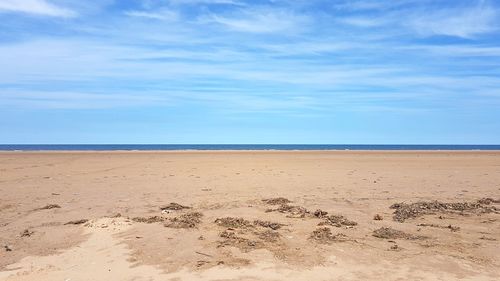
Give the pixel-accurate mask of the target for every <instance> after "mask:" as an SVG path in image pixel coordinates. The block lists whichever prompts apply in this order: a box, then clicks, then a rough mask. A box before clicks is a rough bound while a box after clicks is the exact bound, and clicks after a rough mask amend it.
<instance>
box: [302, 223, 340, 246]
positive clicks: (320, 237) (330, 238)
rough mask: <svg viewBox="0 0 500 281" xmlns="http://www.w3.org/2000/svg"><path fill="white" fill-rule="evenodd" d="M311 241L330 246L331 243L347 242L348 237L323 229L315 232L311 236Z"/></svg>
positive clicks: (326, 228)
mask: <svg viewBox="0 0 500 281" xmlns="http://www.w3.org/2000/svg"><path fill="white" fill-rule="evenodd" d="M309 239H312V240H315V241H316V242H318V243H323V244H329V243H331V242H342V241H346V240H347V236H346V235H344V234H342V233H338V234H333V233H332V230H331V229H330V228H328V227H321V228H318V229H316V230H314V231H313V232H312V233H311V236H309Z"/></svg>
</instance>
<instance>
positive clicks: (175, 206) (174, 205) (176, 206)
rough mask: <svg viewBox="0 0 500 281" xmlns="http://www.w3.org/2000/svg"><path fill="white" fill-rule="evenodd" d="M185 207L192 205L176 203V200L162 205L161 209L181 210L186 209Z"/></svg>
mask: <svg viewBox="0 0 500 281" xmlns="http://www.w3.org/2000/svg"><path fill="white" fill-rule="evenodd" d="M184 209H191V207H188V206H183V205H181V204H178V203H175V202H172V203H170V204H168V205H165V206H163V207H160V210H162V211H179V210H184Z"/></svg>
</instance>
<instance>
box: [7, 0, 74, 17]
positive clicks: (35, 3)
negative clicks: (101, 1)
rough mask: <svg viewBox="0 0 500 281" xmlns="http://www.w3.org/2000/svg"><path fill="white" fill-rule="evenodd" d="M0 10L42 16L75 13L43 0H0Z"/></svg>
mask: <svg viewBox="0 0 500 281" xmlns="http://www.w3.org/2000/svg"><path fill="white" fill-rule="evenodd" d="M0 12H18V13H27V14H34V15H42V16H52V17H63V18H70V17H75V16H76V15H77V13H76V12H75V11H72V10H70V9H66V8H63V7H59V6H56V5H54V4H51V3H49V2H47V1H45V0H0Z"/></svg>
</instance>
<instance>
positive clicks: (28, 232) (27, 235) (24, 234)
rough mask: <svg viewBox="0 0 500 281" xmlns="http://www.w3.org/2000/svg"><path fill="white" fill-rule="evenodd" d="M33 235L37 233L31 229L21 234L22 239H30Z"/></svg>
mask: <svg viewBox="0 0 500 281" xmlns="http://www.w3.org/2000/svg"><path fill="white" fill-rule="evenodd" d="M33 233H35V232H34V231H32V230H29V229H25V230H24V231H23V232H21V237H30V236H31V235H33Z"/></svg>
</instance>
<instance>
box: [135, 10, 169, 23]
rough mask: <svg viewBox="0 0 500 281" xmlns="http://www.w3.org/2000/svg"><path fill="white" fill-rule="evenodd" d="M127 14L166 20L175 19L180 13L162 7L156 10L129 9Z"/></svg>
mask: <svg viewBox="0 0 500 281" xmlns="http://www.w3.org/2000/svg"><path fill="white" fill-rule="evenodd" d="M125 15H127V16H130V17H140V18H148V19H156V20H164V21H175V20H177V19H178V18H179V15H178V14H177V13H176V12H174V11H171V10H166V9H162V10H159V11H156V12H153V11H127V12H125Z"/></svg>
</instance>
